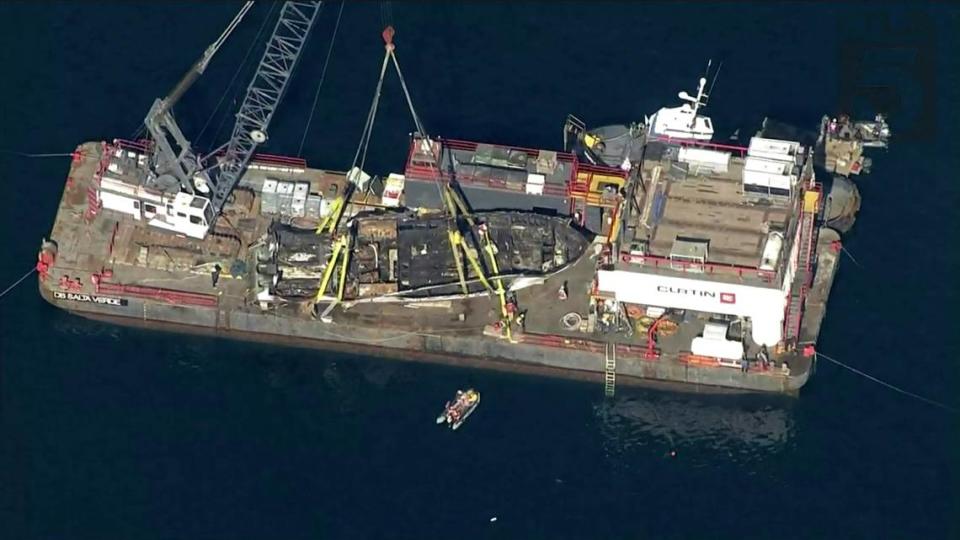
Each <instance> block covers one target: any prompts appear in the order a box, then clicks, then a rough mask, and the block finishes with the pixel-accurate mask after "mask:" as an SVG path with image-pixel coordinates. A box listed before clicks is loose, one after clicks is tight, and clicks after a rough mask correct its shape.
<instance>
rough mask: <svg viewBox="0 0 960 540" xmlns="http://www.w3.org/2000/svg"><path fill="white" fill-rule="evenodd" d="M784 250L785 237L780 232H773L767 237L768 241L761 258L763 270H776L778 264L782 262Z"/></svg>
mask: <svg viewBox="0 0 960 540" xmlns="http://www.w3.org/2000/svg"><path fill="white" fill-rule="evenodd" d="M782 249H783V235H782V234H780V233H779V232H775V231H774V232H771V233H769V234H768V235H767V241H766V243H765V244H764V245H763V255H762V256H761V257H760V267H759V268H760V269H761V270H771V271H772V270H776V268H777V263H778V262H780V251H781V250H782Z"/></svg>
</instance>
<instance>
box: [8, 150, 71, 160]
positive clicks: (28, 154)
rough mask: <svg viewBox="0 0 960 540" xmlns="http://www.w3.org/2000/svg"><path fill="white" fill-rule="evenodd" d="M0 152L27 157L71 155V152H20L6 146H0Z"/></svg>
mask: <svg viewBox="0 0 960 540" xmlns="http://www.w3.org/2000/svg"><path fill="white" fill-rule="evenodd" d="M0 152H3V153H6V154H16V155H18V156H23V157H29V158H47V157H70V156H72V155H73V152H65V153H47V154H32V153H30V152H20V151H18V150H9V149H6V148H0Z"/></svg>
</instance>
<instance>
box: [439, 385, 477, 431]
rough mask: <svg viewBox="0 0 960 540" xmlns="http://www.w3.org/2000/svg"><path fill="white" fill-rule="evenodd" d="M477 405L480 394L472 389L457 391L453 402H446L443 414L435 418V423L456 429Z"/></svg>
mask: <svg viewBox="0 0 960 540" xmlns="http://www.w3.org/2000/svg"><path fill="white" fill-rule="evenodd" d="M479 404H480V392H477V391H476V390H474V389H473V388H470V389H468V390H466V391H464V390H457V394H456V396H454V399H453V401H448V402H447V404H446V405H445V406H444V407H443V412H441V413H440V415H439V416H437V423H438V424H442V423H444V422H446V423H447V425H449V426H450V429H457V428H459V427H460V426H461V425H462V424H463V423H464V422H465V421H466V420H467V417H468V416H470V415H471V414H472V413H473V411H474V409H476V408H477V405H479Z"/></svg>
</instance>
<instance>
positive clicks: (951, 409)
mask: <svg viewBox="0 0 960 540" xmlns="http://www.w3.org/2000/svg"><path fill="white" fill-rule="evenodd" d="M817 357H818V358H823V359H824V360H828V361H830V362H833V363H834V364H836V365H838V366H840V367H842V368H844V369H847V370H850V371H852V372H854V373H856V374H857V375H860V376H861V377H865V378H867V379H869V380H871V381H873V382H875V383H877V384H880V385H882V386H886V387H887V388H889V389H891V390H893V391H894V392H899V393H901V394H903V395H905V396H910V397H912V398H914V399H918V400H920V401H922V402H924V403H926V404H928V405H933V406H934V407H939V408H941V409H943V410H945V411H947V412H950V413H953V414H960V409H957V408H956V407H951V406H950V405H947V404H946V403H942V402H940V401H937V400H935V399H930V398H927V397H924V396H921V395H919V394H915V393H913V392H910V391H909V390H904V389H903V388H900V387H899V386H895V385H893V384H890V383H888V382H884V381H881V380H880V379H878V378H876V377H874V376H873V375H870V374H868V373H864V372H862V371H860V370H859V369H857V368H855V367H853V366H850V365H847V364H844V363H843V362H841V361H839V360H837V359H836V358H831V357H829V356H827V355H825V354H823V353H822V352H819V351H818V352H817Z"/></svg>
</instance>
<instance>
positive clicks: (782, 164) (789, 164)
mask: <svg viewBox="0 0 960 540" xmlns="http://www.w3.org/2000/svg"><path fill="white" fill-rule="evenodd" d="M795 168H796V165H795V164H794V162H793V161H781V160H776V159H767V158H761V157H756V156H747V160H746V162H744V164H743V170H745V171H756V172H763V173H772V174H793V170H794V169H795Z"/></svg>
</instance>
